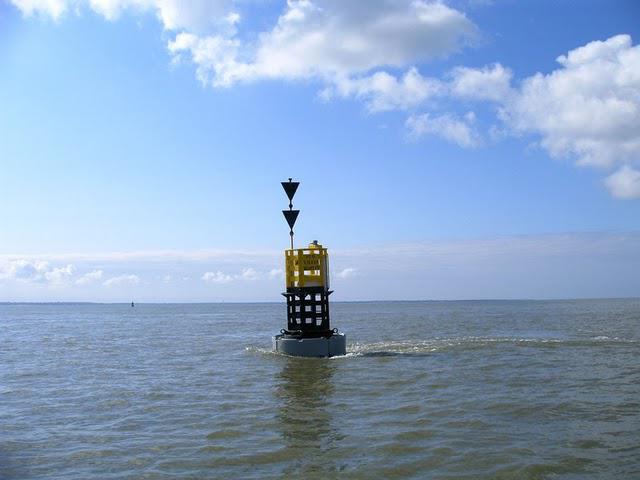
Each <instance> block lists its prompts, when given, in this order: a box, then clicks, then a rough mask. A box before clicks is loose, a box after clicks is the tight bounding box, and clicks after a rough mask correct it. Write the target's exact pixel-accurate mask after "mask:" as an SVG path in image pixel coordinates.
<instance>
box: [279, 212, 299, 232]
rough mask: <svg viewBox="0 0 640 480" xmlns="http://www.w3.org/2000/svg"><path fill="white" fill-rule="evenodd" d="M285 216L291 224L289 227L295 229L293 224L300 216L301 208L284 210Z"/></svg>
mask: <svg viewBox="0 0 640 480" xmlns="http://www.w3.org/2000/svg"><path fill="white" fill-rule="evenodd" d="M282 213H283V214H284V218H286V219H287V223H288V224H289V228H290V229H291V230H293V226H294V225H295V223H296V219H297V218H298V214H299V213H300V210H283V211H282Z"/></svg>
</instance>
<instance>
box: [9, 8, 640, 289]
mask: <svg viewBox="0 0 640 480" xmlns="http://www.w3.org/2000/svg"><path fill="white" fill-rule="evenodd" d="M638 39H640V3H638V2H636V1H633V0H628V1H626V0H615V1H604V0H602V1H592V0H584V1H581V2H569V1H562V2H556V1H550V0H549V1H516V0H495V1H491V0H455V1H446V2H445V1H430V0H367V1H361V0H289V1H288V2H285V1H276V0H191V1H183V0H0V302H1V301H100V302H126V301H132V300H135V301H139V302H207V301H211V302H219V301H282V297H280V292H281V291H282V290H283V288H284V285H283V283H284V280H283V275H282V266H283V250H284V249H285V248H287V247H288V241H289V236H288V227H287V225H286V223H285V221H284V218H283V217H282V214H281V210H282V209H284V208H287V204H288V201H287V198H286V196H285V195H284V192H283V191H282V188H281V187H280V185H279V182H281V181H285V180H286V179H287V178H289V177H293V178H294V179H295V180H298V181H300V182H301V186H300V188H299V190H298V193H297V194H296V196H295V199H294V204H295V207H296V208H299V209H300V210H301V214H300V217H299V219H298V222H297V224H296V237H295V238H296V244H297V246H304V245H306V244H307V243H309V242H311V241H312V240H316V239H317V240H318V241H320V243H322V244H323V245H324V246H326V247H328V248H329V254H330V261H331V272H332V273H331V275H332V288H333V289H334V290H335V293H334V295H333V296H332V298H333V299H335V300H429V299H496V298H505V299H516V298H541V299H544V298H583V297H629V296H640V274H639V273H638V272H640V46H639V45H638V43H637V42H638V41H639V40H638Z"/></svg>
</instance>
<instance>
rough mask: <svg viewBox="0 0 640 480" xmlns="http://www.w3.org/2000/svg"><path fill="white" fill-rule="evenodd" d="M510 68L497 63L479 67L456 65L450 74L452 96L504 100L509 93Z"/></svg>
mask: <svg viewBox="0 0 640 480" xmlns="http://www.w3.org/2000/svg"><path fill="white" fill-rule="evenodd" d="M512 76H513V74H512V73H511V70H509V69H508V68H505V67H503V66H502V65H500V64H499V63H496V64H494V65H490V66H485V67H484V68H481V69H474V68H465V67H458V68H455V69H453V70H452V71H451V72H450V74H449V77H450V89H451V94H452V95H453V96H454V97H461V98H469V99H473V100H493V101H505V100H506V99H507V98H508V97H509V95H510V94H511V77H512Z"/></svg>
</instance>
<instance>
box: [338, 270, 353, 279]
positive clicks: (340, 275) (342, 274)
mask: <svg viewBox="0 0 640 480" xmlns="http://www.w3.org/2000/svg"><path fill="white" fill-rule="evenodd" d="M356 275H358V269H356V268H344V269H342V270H340V271H339V272H338V273H336V277H338V278H351V277H355V276H356Z"/></svg>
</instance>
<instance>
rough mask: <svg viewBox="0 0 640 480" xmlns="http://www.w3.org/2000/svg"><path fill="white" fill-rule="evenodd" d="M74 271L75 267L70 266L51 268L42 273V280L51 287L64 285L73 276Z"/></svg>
mask: <svg viewBox="0 0 640 480" xmlns="http://www.w3.org/2000/svg"><path fill="white" fill-rule="evenodd" d="M75 270H76V269H75V267H74V266H73V265H71V264H69V265H66V266H64V267H59V268H52V269H51V270H49V271H46V272H44V278H45V279H46V281H47V282H48V283H50V284H53V285H60V284H64V283H66V282H67V281H68V280H69V279H70V278H71V276H73V274H74V273H75Z"/></svg>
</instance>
